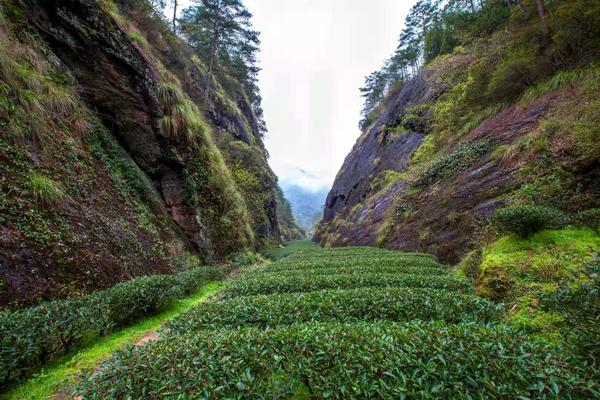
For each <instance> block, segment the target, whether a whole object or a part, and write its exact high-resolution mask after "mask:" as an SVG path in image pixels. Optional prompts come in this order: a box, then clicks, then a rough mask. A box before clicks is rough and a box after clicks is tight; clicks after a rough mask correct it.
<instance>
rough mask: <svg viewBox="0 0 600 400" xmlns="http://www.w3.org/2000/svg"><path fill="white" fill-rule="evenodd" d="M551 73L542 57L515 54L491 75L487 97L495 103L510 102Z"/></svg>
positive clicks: (550, 66) (550, 68)
mask: <svg viewBox="0 0 600 400" xmlns="http://www.w3.org/2000/svg"><path fill="white" fill-rule="evenodd" d="M551 72H552V65H551V64H550V63H549V62H548V61H547V60H546V59H544V58H543V57H539V56H536V55H533V54H528V53H527V52H525V53H515V54H513V55H511V56H510V57H508V58H507V59H506V60H504V61H503V62H502V63H501V64H500V65H499V66H498V67H497V68H496V70H495V71H494V73H493V74H492V77H491V80H490V83H489V85H488V92H487V96H488V98H490V99H494V100H496V101H498V100H500V101H504V100H511V99H513V98H515V97H516V96H518V95H519V94H521V93H522V92H523V91H524V90H525V89H527V88H528V87H530V86H532V85H533V84H535V83H536V82H537V81H539V80H540V79H542V78H543V77H545V76H548V75H550V74H551Z"/></svg>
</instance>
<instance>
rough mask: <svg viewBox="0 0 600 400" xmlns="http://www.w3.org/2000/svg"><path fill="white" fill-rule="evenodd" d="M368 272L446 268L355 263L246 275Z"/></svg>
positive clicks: (440, 270)
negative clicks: (352, 264) (353, 264)
mask: <svg viewBox="0 0 600 400" xmlns="http://www.w3.org/2000/svg"><path fill="white" fill-rule="evenodd" d="M370 273H386V274H394V273H395V274H411V275H426V276H427V275H447V274H448V270H447V269H445V268H439V267H429V266H403V265H402V266H401V265H379V264H374V265H356V266H348V267H346V266H336V267H330V268H326V267H323V268H293V269H291V268H290V269H277V267H275V268H273V270H271V269H270V268H269V267H266V268H260V269H255V270H252V271H249V272H248V273H247V274H246V276H265V275H270V276H281V277H284V276H285V277H287V276H294V275H308V276H316V275H334V274H342V275H348V274H370Z"/></svg>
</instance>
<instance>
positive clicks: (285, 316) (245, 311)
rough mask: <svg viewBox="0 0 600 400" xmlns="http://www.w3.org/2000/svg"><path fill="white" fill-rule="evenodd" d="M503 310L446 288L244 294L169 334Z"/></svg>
mask: <svg viewBox="0 0 600 400" xmlns="http://www.w3.org/2000/svg"><path fill="white" fill-rule="evenodd" d="M500 310H501V308H500V307H498V306H496V305H494V304H493V303H491V302H490V301H488V300H485V299H482V298H480V297H477V296H474V295H466V294H460V293H456V292H450V291H445V290H434V289H409V288H383V289H382V288H360V289H351V290H323V291H317V292H309V293H286V294H275V295H267V296H245V297H238V298H235V299H231V300H225V301H220V302H217V303H210V304H204V305H202V306H201V307H197V308H195V309H194V310H191V311H189V312H188V313H186V314H183V315H181V316H179V317H177V318H175V319H174V320H172V321H171V322H170V323H169V324H168V325H167V326H166V328H167V330H168V334H192V333H194V332H198V331H200V330H202V329H213V328H218V327H223V326H230V327H237V326H245V325H254V326H276V325H290V324H293V323H296V322H315V321H319V322H353V321H354V322H357V321H360V320H363V321H376V320H392V321H411V320H415V319H419V320H443V321H446V322H449V323H456V322H469V321H479V322H489V321H493V320H496V319H498V317H499V316H500Z"/></svg>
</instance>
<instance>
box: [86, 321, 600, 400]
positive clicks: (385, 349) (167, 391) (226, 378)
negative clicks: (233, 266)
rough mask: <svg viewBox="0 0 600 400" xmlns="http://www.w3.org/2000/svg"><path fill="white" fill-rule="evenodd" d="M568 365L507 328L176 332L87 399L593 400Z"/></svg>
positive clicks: (105, 373)
mask: <svg viewBox="0 0 600 400" xmlns="http://www.w3.org/2000/svg"><path fill="white" fill-rule="evenodd" d="M582 381H583V379H582V376H581V375H580V371H579V370H578V368H577V367H576V366H575V365H574V361H573V359H571V358H569V357H568V356H567V355H565V354H563V353H562V352H561V351H560V350H559V349H557V348H553V347H550V346H549V345H546V344H544V343H542V342H536V341H530V340H528V338H527V337H526V336H524V335H523V334H522V333H520V332H518V331H515V330H512V329H510V328H506V327H498V326H490V325H477V324H456V325H448V324H445V323H442V322H429V323H423V322H411V323H405V324H398V323H372V322H371V323H355V324H326V323H309V324H296V325H292V326H286V327H280V328H277V329H266V330H265V329H263V328H262V327H259V328H249V329H241V330H219V331H212V332H206V333H200V334H196V335H173V336H167V337H164V338H161V339H159V340H157V341H154V342H151V343H149V344H147V345H145V346H143V347H140V348H129V349H125V350H122V351H120V352H118V353H117V354H116V356H115V357H114V359H112V360H110V361H108V362H107V363H105V364H104V365H103V368H102V369H101V370H99V371H90V373H89V374H88V375H87V377H86V378H85V379H83V380H82V381H81V382H80V384H79V387H78V393H80V394H81V395H83V397H84V398H85V399H120V398H133V399H142V398H143V399H163V398H186V399H187V398H197V399H214V398H230V399H234V398H235V399H289V398H294V396H296V395H297V394H298V393H299V392H304V393H308V394H309V395H310V398H319V399H322V398H335V399H382V398H386V399H390V398H398V399H406V398H411V399H414V398H419V399H440V398H443V399H474V398H478V399H483V398H505V399H509V398H510V399H516V398H522V399H524V398H536V399H549V398H558V397H561V398H567V399H568V398H586V397H587V398H591V397H593V394H592V393H590V391H589V389H587V388H586V387H585V384H584V383H583V382H582Z"/></svg>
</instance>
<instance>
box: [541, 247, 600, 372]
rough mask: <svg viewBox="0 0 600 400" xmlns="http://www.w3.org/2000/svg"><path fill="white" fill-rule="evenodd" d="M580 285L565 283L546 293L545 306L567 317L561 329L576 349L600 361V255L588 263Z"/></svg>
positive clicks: (543, 305)
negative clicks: (599, 344)
mask: <svg viewBox="0 0 600 400" xmlns="http://www.w3.org/2000/svg"><path fill="white" fill-rule="evenodd" d="M584 274H585V279H584V280H583V282H581V283H579V284H572V283H563V284H562V285H561V286H560V287H559V289H558V290H557V291H555V292H550V293H545V294H544V296H543V297H542V299H541V300H542V301H541V303H542V307H543V308H544V310H545V311H548V312H559V313H560V314H561V315H562V316H563V317H564V323H563V326H562V330H563V332H564V334H565V336H566V337H567V338H568V341H569V342H570V343H571V344H572V345H574V346H575V348H576V350H577V352H578V353H579V354H581V355H582V356H583V357H585V358H587V359H588V360H589V361H590V363H591V364H592V365H598V363H599V362H600V347H599V346H598V343H600V257H596V259H595V260H594V261H593V262H592V263H590V265H588V266H587V267H586V268H585V270H584Z"/></svg>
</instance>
